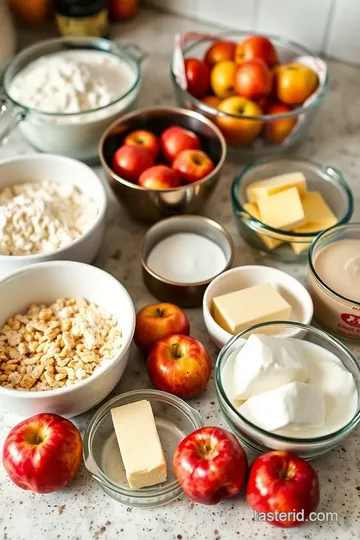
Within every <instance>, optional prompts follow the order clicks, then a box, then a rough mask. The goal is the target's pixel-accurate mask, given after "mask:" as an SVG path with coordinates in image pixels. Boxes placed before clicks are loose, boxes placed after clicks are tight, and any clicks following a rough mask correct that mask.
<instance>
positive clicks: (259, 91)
mask: <svg viewBox="0 0 360 540" xmlns="http://www.w3.org/2000/svg"><path fill="white" fill-rule="evenodd" d="M272 77H273V76H272V73H271V71H270V69H269V68H268V66H267V65H266V64H265V62H264V61H263V60H258V59H255V60H250V61H249V62H244V63H242V64H240V65H239V66H238V68H237V70H236V71H235V74H234V88H235V91H236V92H237V93H238V94H239V95H240V96H242V97H245V98H247V99H251V100H257V99H259V98H261V97H263V96H267V95H269V94H270V92H271V88H272Z"/></svg>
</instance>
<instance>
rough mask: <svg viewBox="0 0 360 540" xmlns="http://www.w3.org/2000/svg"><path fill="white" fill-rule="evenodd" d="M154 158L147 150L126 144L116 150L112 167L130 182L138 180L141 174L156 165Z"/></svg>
mask: <svg viewBox="0 0 360 540" xmlns="http://www.w3.org/2000/svg"><path fill="white" fill-rule="evenodd" d="M154 162H155V160H154V158H153V156H152V155H151V154H150V152H148V151H147V150H144V149H143V148H140V147H139V146H132V145H129V144H126V145H125V146H121V147H120V148H119V149H118V150H116V152H115V154H114V157H113V161H112V168H113V170H114V172H116V174H118V175H119V176H121V177H122V178H125V180H128V181H129V182H137V180H138V178H139V176H140V175H141V173H142V172H144V171H145V170H146V169H149V168H150V167H152V166H153V165H154Z"/></svg>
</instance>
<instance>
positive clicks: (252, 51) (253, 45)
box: [235, 36, 279, 68]
mask: <svg viewBox="0 0 360 540" xmlns="http://www.w3.org/2000/svg"><path fill="white" fill-rule="evenodd" d="M255 58H260V59H261V60H263V61H264V62H265V63H266V64H267V65H268V66H269V67H270V68H271V67H273V66H276V65H277V64H278V63H279V57H278V54H277V52H276V49H275V47H274V45H273V44H272V43H271V41H270V39H268V38H267V37H265V36H249V37H247V38H245V39H244V40H243V41H241V42H240V43H238V44H237V46H236V49H235V61H236V63H237V64H242V63H243V62H247V61H248V60H254V59H255Z"/></svg>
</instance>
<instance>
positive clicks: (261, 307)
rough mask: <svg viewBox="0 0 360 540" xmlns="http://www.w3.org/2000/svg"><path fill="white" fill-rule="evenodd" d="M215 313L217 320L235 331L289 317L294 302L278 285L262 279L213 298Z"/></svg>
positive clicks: (235, 332) (226, 327)
mask: <svg viewBox="0 0 360 540" xmlns="http://www.w3.org/2000/svg"><path fill="white" fill-rule="evenodd" d="M212 313H213V317H214V319H215V321H216V322H217V324H218V325H219V326H221V328H223V329H224V330H226V332H229V333H230V334H233V335H234V334H237V333H238V332H241V330H244V328H248V327H249V326H253V325H254V324H258V323H263V322H270V321H288V320H289V319H290V316H291V306H290V304H289V303H288V302H286V300H285V299H284V298H283V297H282V296H281V294H280V293H279V292H278V291H277V290H276V288H275V287H273V286H272V285H270V284H269V283H260V284H259V285H254V286H253V287H248V288H246V289H240V290H239V291H234V292H231V293H228V294H223V295H221V296H216V297H215V298H214V299H213V301H212Z"/></svg>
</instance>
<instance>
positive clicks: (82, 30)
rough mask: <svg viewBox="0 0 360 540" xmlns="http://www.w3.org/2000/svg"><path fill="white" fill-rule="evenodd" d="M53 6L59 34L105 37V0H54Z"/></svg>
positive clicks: (106, 10)
mask: <svg viewBox="0 0 360 540" xmlns="http://www.w3.org/2000/svg"><path fill="white" fill-rule="evenodd" d="M54 7H55V19H56V24H57V27H58V29H59V32H60V34H61V35H63V36H95V37H107V35H108V30H109V25H108V9H107V2H106V0H55V1H54Z"/></svg>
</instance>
